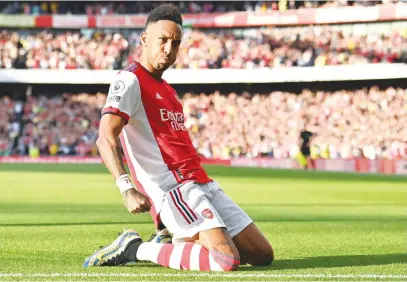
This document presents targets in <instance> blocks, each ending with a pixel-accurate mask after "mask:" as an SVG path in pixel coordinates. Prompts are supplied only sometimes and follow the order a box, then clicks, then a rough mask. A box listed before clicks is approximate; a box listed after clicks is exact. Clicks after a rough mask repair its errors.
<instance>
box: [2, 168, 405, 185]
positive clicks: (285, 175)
mask: <svg viewBox="0 0 407 282" xmlns="http://www.w3.org/2000/svg"><path fill="white" fill-rule="evenodd" d="M0 165H1V166H0V171H2V172H4V171H13V172H17V171H28V172H46V173H52V172H54V173H55V172H60V173H82V174H89V173H105V174H107V175H108V173H109V172H108V171H107V169H106V167H105V166H104V165H101V164H0ZM204 167H205V169H206V171H207V172H208V174H209V176H215V177H217V176H220V177H245V178H271V179H292V180H296V181H297V180H299V179H300V180H308V181H331V180H335V181H352V182H353V181H357V182H358V181H361V182H402V183H407V177H406V176H401V175H380V174H357V173H343V172H326V171H323V172H321V171H302V170H287V169H268V168H253V167H223V166H215V165H205V166H204Z"/></svg>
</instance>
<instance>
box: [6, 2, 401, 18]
mask: <svg viewBox="0 0 407 282" xmlns="http://www.w3.org/2000/svg"><path fill="white" fill-rule="evenodd" d="M169 2H171V3H173V4H174V5H177V6H178V8H179V10H180V11H181V13H214V12H231V11H285V10H292V9H301V8H318V7H343V6H373V5H377V4H383V3H390V2H392V3H395V2H399V1H398V0H380V1H374V0H372V1H370V0H369V1H365V0H353V1H350V0H337V1H298V0H274V1H235V2H232V1H177V2H174V1H27V2H25V1H22V2H20V1H14V2H11V1H4V2H2V3H0V11H1V13H4V14H31V15H43V14H87V15H110V14H136V13H148V12H149V11H151V10H152V9H154V8H155V7H156V6H158V5H160V4H162V3H169Z"/></svg>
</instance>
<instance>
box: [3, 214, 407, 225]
mask: <svg viewBox="0 0 407 282" xmlns="http://www.w3.org/2000/svg"><path fill="white" fill-rule="evenodd" d="M254 220H255V222H257V223H271V222H314V223H315V222H388V223H390V222H393V223H394V222H407V220H406V218H405V217H404V216H383V217H364V216H337V217H335V216H332V217H308V218H293V217H280V218H267V219H261V218H256V217H254ZM117 224H127V225H129V224H131V225H135V224H152V223H151V220H149V219H145V220H128V221H99V222H94V221H93V222H38V223H28V222H22V223H0V227H43V226H81V225H117Z"/></svg>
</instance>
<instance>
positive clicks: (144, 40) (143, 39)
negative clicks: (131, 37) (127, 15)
mask: <svg viewBox="0 0 407 282" xmlns="http://www.w3.org/2000/svg"><path fill="white" fill-rule="evenodd" d="M140 40H141V45H143V47H147V33H146V32H145V31H143V32H142V33H141V35H140Z"/></svg>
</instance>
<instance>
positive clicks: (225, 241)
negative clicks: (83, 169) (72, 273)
mask: <svg viewBox="0 0 407 282" xmlns="http://www.w3.org/2000/svg"><path fill="white" fill-rule="evenodd" d="M182 32H183V31H182V17H181V14H180V13H179V11H178V9H177V8H176V7H175V6H173V5H171V4H164V5H161V6H159V7H157V8H156V9H154V10H153V11H152V12H151V13H150V14H149V16H148V18H147V24H146V29H145V31H144V32H143V33H142V34H141V44H142V55H141V58H140V61H139V62H133V63H132V64H130V65H129V66H128V67H126V68H125V69H123V70H122V71H120V72H119V73H118V74H117V75H116V77H115V79H114V81H113V82H112V83H111V85H110V89H109V94H108V97H107V101H106V105H105V106H104V108H103V111H102V114H103V115H102V118H101V121H100V127H99V138H98V141H97V145H98V148H99V151H100V154H101V156H102V158H103V161H104V163H105V165H106V166H107V168H108V169H109V171H110V172H111V174H112V175H113V177H114V179H115V180H116V185H117V186H118V188H119V190H120V192H121V193H122V196H123V200H124V205H125V206H126V208H127V209H128V211H129V212H131V213H133V214H137V213H142V212H148V211H150V214H151V215H152V217H153V219H154V221H155V223H156V224H157V223H158V222H162V223H163V224H164V225H165V226H166V227H167V228H168V230H169V231H170V232H171V233H173V234H174V237H173V240H172V243H171V244H163V243H157V242H143V241H142V239H141V238H140V236H139V234H138V233H137V231H135V230H126V231H124V232H123V233H122V234H121V235H120V236H119V237H118V238H117V239H116V240H115V241H114V242H113V243H112V244H110V245H109V246H107V247H104V248H102V249H100V250H98V251H96V252H95V253H94V254H93V255H91V256H90V257H88V258H87V259H86V261H85V263H84V266H85V267H89V266H117V265H124V264H126V263H128V262H136V261H151V262H154V263H157V264H160V265H162V266H165V267H170V268H174V269H185V270H200V271H232V270H235V269H237V267H238V266H239V265H240V264H246V263H249V264H251V265H269V264H271V262H272V261H273V249H272V247H271V245H270V243H269V242H268V241H267V239H266V238H265V237H264V236H263V234H262V233H261V232H260V231H259V229H258V228H257V227H256V225H255V224H254V223H253V221H252V220H251V218H250V217H249V216H248V215H247V214H246V213H245V212H244V211H243V210H242V209H241V208H240V207H239V206H237V205H236V204H235V203H234V202H233V201H232V200H231V199H230V198H229V197H228V196H227V195H226V194H225V193H224V192H223V191H222V189H221V188H220V187H219V185H218V184H217V183H216V182H215V181H213V180H212V179H210V178H209V177H208V175H207V173H206V171H205V170H204V169H203V168H202V166H201V164H200V157H199V156H198V154H197V153H196V151H195V148H194V147H193V145H192V142H191V139H190V137H189V134H188V131H187V129H186V128H185V126H184V115H183V108H182V105H181V103H180V102H179V100H178V95H177V93H176V92H175V90H174V89H173V88H172V87H171V86H170V85H168V84H167V82H166V81H165V80H163V79H162V78H161V77H162V74H163V72H164V71H165V70H166V69H168V68H169V67H170V66H171V65H172V64H173V63H174V62H175V60H176V57H177V54H178V51H179V46H180V43H181V38H182ZM118 139H120V141H119V140H118ZM119 142H120V143H121V147H122V148H123V151H124V153H125V157H126V160H127V162H128V164H129V169H130V172H131V174H132V175H131V176H132V179H133V181H134V183H135V185H134V184H133V182H132V181H131V180H130V177H129V176H128V175H127V174H126V170H125V167H124V164H123V156H122V153H121V147H120V144H119Z"/></svg>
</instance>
